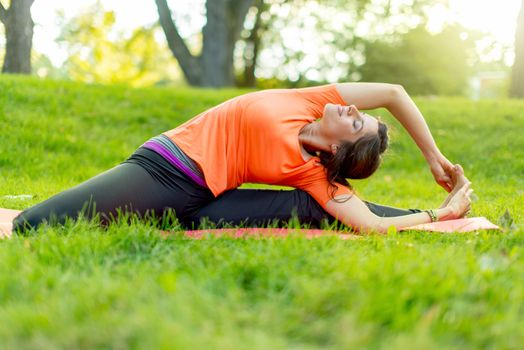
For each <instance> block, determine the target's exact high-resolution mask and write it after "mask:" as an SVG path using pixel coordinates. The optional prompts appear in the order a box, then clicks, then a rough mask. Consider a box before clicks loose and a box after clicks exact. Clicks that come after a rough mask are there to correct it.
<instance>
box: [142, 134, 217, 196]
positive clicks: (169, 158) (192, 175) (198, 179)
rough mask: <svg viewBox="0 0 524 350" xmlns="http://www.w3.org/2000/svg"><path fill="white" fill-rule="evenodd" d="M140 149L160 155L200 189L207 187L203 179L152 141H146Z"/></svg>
mask: <svg viewBox="0 0 524 350" xmlns="http://www.w3.org/2000/svg"><path fill="white" fill-rule="evenodd" d="M142 147H145V148H148V149H150V150H152V151H155V152H156V153H158V154H160V155H161V156H162V157H164V158H165V159H166V160H167V161H168V162H170V163H171V164H172V165H174V166H175V167H177V168H178V169H180V170H181V171H182V172H183V173H184V174H186V175H187V176H189V178H191V180H193V181H194V182H195V183H197V184H199V185H200V186H202V187H207V184H206V182H205V181H204V179H202V178H201V177H199V176H198V175H196V174H195V173H194V172H193V171H192V170H191V169H189V168H188V167H187V166H186V165H185V164H184V163H183V162H181V161H180V159H178V158H177V157H175V156H174V155H173V154H172V153H171V152H169V150H167V149H166V148H165V147H163V146H162V145H161V144H159V143H156V142H154V141H151V140H150V141H147V142H146V143H144V144H143V145H142Z"/></svg>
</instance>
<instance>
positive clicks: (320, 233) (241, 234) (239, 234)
mask: <svg viewBox="0 0 524 350" xmlns="http://www.w3.org/2000/svg"><path fill="white" fill-rule="evenodd" d="M184 234H185V235H186V236H188V237H191V238H196V239H201V238H205V237H207V236H208V235H212V236H213V237H231V238H261V237H276V238H280V237H287V236H289V235H297V236H304V237H306V238H310V239H311V238H318V237H328V236H337V237H339V238H341V239H357V238H359V236H358V235H353V234H349V233H340V232H339V231H330V230H317V229H292V228H221V229H209V230H193V231H185V232H184Z"/></svg>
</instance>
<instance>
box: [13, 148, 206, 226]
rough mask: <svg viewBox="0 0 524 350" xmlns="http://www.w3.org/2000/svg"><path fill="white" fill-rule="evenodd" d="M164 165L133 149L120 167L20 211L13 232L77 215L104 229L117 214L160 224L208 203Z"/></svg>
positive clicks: (196, 188) (146, 152) (199, 190)
mask: <svg viewBox="0 0 524 350" xmlns="http://www.w3.org/2000/svg"><path fill="white" fill-rule="evenodd" d="M164 163H165V160H164V159H163V158H161V157H160V156H158V155H156V153H154V152H152V151H149V150H138V151H137V152H135V154H134V155H133V156H131V158H130V159H128V160H127V161H126V162H125V163H122V164H120V165H118V166H116V167H114V168H112V169H110V170H108V171H106V172H104V173H102V174H100V175H97V176H95V177H93V178H91V179H89V180H87V181H85V182H84V183H82V184H80V185H78V186H76V187H73V188H71V189H69V190H66V191H63V192H61V193H59V194H57V195H55V196H53V197H51V198H49V199H48V200H46V201H44V202H42V203H39V204H37V205H35V206H33V207H31V208H29V209H27V210H25V211H23V212H22V213H21V214H20V215H19V216H18V217H16V218H15V220H14V221H13V231H20V232H23V231H25V230H27V229H31V228H35V227H36V226H38V224H40V223H44V222H48V223H64V222H65V220H66V218H72V219H76V218H78V216H79V215H80V213H82V214H83V215H84V216H85V217H87V218H92V217H93V216H94V215H95V214H97V215H99V217H100V219H101V222H102V223H103V224H105V223H108V222H109V221H111V220H113V219H114V218H116V217H117V216H118V213H119V212H127V213H136V214H139V215H141V216H145V215H152V216H154V217H156V218H159V219H160V218H162V216H163V215H164V213H165V211H166V210H174V211H175V213H176V214H177V216H178V215H180V216H183V215H186V214H187V213H191V212H192V211H194V210H196V209H197V208H199V207H201V206H202V205H203V204H205V203H207V202H209V201H210V200H212V198H213V195H212V193H211V192H210V191H209V190H208V189H207V188H203V187H199V186H197V185H195V184H194V183H193V182H192V181H191V180H190V179H189V178H188V177H186V176H185V175H184V174H183V173H181V172H180V171H178V170H177V169H175V168H173V167H171V168H169V167H168V165H166V164H164ZM140 164H142V165H140ZM146 169H147V170H146Z"/></svg>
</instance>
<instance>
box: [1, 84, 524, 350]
mask: <svg viewBox="0 0 524 350" xmlns="http://www.w3.org/2000/svg"><path fill="white" fill-rule="evenodd" d="M0 91H2V93H1V94H0V130H1V139H0V140H1V141H0V179H1V180H0V207H10V208H18V209H22V208H25V207H27V206H29V205H31V204H33V203H36V202H39V201H41V200H43V199H45V198H47V197H49V196H50V195H52V194H53V193H56V192H58V191H60V190H63V189H66V188H68V187H71V186H73V185H75V184H77V183H79V182H80V181H83V180H85V179H87V178H89V177H91V176H93V175H95V174H97V173H100V172H102V171H104V170H105V169H107V168H109V167H111V166H114V165H116V164H118V163H119V162H121V161H122V160H123V159H125V157H126V156H127V155H129V154H130V153H131V152H132V151H133V150H134V149H135V148H136V147H138V146H139V145H140V144H141V143H142V142H144V141H145V140H147V139H148V138H149V137H151V136H153V135H156V134H158V133H160V132H162V131H165V130H167V129H170V128H173V127H175V126H176V125H178V124H180V123H182V122H183V121H185V120H187V119H188V118H190V117H191V116H194V115H196V114H197V113H199V112H201V111H203V110H205V109H206V108H209V107H211V106H213V105H215V104H217V103H220V102H222V101H224V100H225V99H227V98H229V97H232V96H235V95H237V94H240V93H244V92H246V91H245V90H201V89H188V88H177V89H169V88H147V89H143V88H141V89H130V88H125V87H115V86H94V85H90V86H88V85H82V84H78V83H71V82H65V83H64V82H55V81H41V80H35V79H34V78H33V79H31V78H25V77H12V76H1V77H0ZM417 103H418V104H419V106H420V108H421V110H422V111H423V113H424V114H425V116H426V118H427V120H428V122H429V124H430V126H431V128H432V130H433V131H434V134H435V138H436V140H437V143H438V144H439V145H440V146H441V149H442V151H443V152H444V154H446V155H448V156H449V158H450V159H451V160H453V161H456V162H460V163H461V164H463V166H464V168H465V171H466V173H467V174H468V175H469V176H470V177H471V180H472V182H473V187H474V188H475V192H476V193H477V195H478V198H479V200H478V201H477V202H475V203H473V215H475V216H477V215H478V216H487V217H488V218H489V219H491V220H492V221H495V222H497V220H498V218H499V217H504V219H503V220H505V221H504V224H505V225H506V226H508V224H509V222H510V220H511V226H513V227H512V228H511V229H508V231H503V232H477V233H471V234H447V235H441V234H431V233H423V232H400V233H399V232H396V233H395V232H393V231H392V232H390V234H389V235H384V236H380V235H368V236H363V237H362V239H360V240H356V241H342V240H338V239H336V238H332V237H325V238H319V239H314V240H307V239H305V238H301V237H300V235H296V236H295V237H291V238H288V239H262V240H254V239H246V240H233V239H228V238H221V239H213V238H207V239H203V240H191V239H186V238H184V237H183V236H182V235H180V234H176V233H175V234H173V235H171V236H169V237H167V238H165V237H163V236H161V235H160V234H159V231H158V229H156V228H154V227H152V226H151V225H148V224H146V223H138V222H134V223H132V224H131V225H126V224H115V225H112V226H110V227H109V229H108V230H102V229H100V228H98V227H95V226H93V225H91V224H89V223H85V222H78V223H72V222H70V223H68V225H67V226H65V227H62V228H50V227H42V228H41V229H40V231H39V232H38V233H37V234H36V235H33V236H30V237H14V238H13V239H10V240H5V241H0V256H1V257H2V258H1V259H0V323H1V324H3V325H5V327H0V339H1V340H2V341H1V343H2V348H5V349H17V350H18V349H34V348H51V349H53V348H74V349H93V348H131V349H144V348H163V349H192V348H205V349H207V348H211V349H213V348H215V349H218V348H220V349H222V348H224V349H245V348H250V349H294V348H296V349H325V348H330V349H348V348H372V349H379V348H387V349H402V350H403V349H442V348H447V349H477V348H495V349H499V348H501V349H514V348H518V347H519V346H520V345H519V344H522V343H523V342H524V336H523V333H522V332H521V329H522V328H523V327H524V316H523V313H522V309H523V307H524V288H523V286H524V278H523V276H524V275H523V274H522V271H523V269H524V249H523V247H524V230H523V228H522V220H523V216H522V210H521V208H522V207H523V206H524V192H523V189H524V179H523V176H522V174H523V173H524V140H523V139H522V138H521V137H520V133H521V130H522V128H523V127H524V112H523V111H524V102H522V101H512V100H498V101H478V102H472V101H468V100H465V99H460V98H434V99H425V98H420V99H417ZM376 113H379V114H381V115H382V116H383V119H384V120H386V121H387V122H390V124H392V125H393V131H392V138H393V144H392V148H391V150H390V151H389V152H388V154H387V156H386V160H385V163H384V165H383V167H382V168H381V169H380V170H379V172H378V173H377V174H376V175H374V176H373V177H372V178H371V179H369V180H366V181H358V182H355V183H354V186H355V187H356V188H357V189H358V190H359V192H360V194H361V196H362V197H364V198H366V199H369V200H373V201H376V202H379V203H384V204H390V205H396V206H401V207H421V208H425V207H432V206H435V205H437V204H438V202H439V199H440V198H443V197H444V193H443V191H442V190H440V189H439V187H438V186H437V185H436V184H435V183H434V182H433V179H432V177H431V175H430V173H429V171H428V169H427V167H426V165H425V163H424V160H423V158H422V156H421V155H420V152H419V151H418V150H417V149H416V146H415V145H414V144H413V142H412V141H411V140H409V138H408V136H407V135H406V133H405V132H403V131H400V130H401V129H400V127H399V126H398V124H395V123H394V122H393V121H392V119H391V117H390V116H388V115H387V114H386V113H384V112H383V111H377V112H376ZM8 194H14V195H17V194H32V195H35V197H34V198H32V199H29V200H24V199H8V198H2V197H3V196H4V195H8ZM506 210H508V214H505V212H506Z"/></svg>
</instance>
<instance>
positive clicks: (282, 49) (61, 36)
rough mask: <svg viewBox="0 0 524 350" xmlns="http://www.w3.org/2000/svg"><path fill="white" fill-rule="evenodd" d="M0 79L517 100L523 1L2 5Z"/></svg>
mask: <svg viewBox="0 0 524 350" xmlns="http://www.w3.org/2000/svg"><path fill="white" fill-rule="evenodd" d="M0 4H1V6H0V21H1V25H0V63H2V73H4V74H11V73H16V74H32V75H36V76H38V77H41V78H52V79H67V80H74V81H81V82H87V83H97V84H115V83H116V84H128V85H131V86H137V87H138V86H151V85H191V86H204V87H228V86H236V87H254V88H272V87H302V86H309V85H318V84H322V83H329V82H340V81H381V82H392V83H399V84H402V85H404V87H405V88H406V90H407V91H408V92H410V93H411V94H415V95H449V96H454V95H456V96H466V97H470V98H472V99H479V98H501V97H517V98H522V97H524V67H523V66H524V13H523V9H522V7H523V4H524V1H523V0H322V1H313V0H295V1H293V0H207V1H205V0H192V1H189V0H136V1H124V0H106V1H97V0H75V1H70V0H47V1H44V0H10V1H9V0H0Z"/></svg>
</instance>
